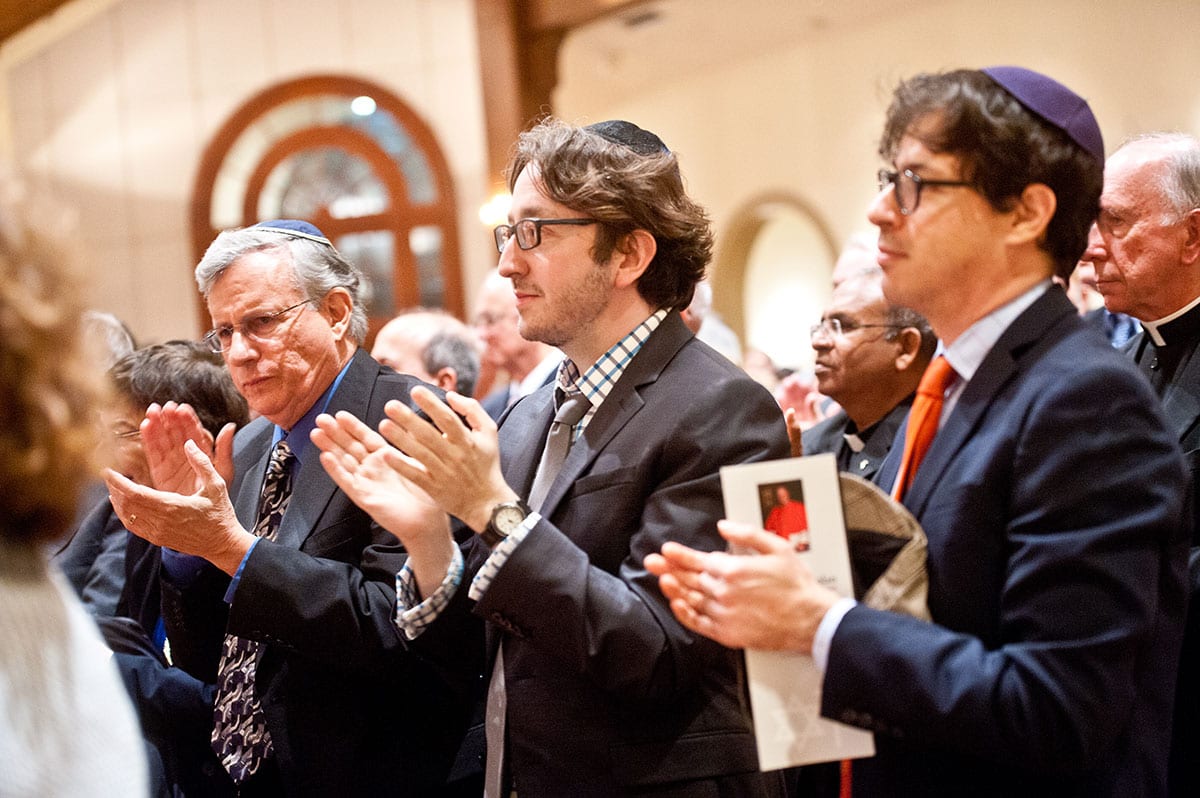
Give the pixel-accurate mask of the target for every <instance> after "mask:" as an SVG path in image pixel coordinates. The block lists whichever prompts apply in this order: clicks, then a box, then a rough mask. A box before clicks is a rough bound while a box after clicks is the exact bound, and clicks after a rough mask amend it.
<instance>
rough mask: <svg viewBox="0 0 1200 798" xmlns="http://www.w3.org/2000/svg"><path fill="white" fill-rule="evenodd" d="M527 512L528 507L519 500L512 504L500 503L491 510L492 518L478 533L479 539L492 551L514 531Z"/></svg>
mask: <svg viewBox="0 0 1200 798" xmlns="http://www.w3.org/2000/svg"><path fill="white" fill-rule="evenodd" d="M529 512H530V510H529V505H527V504H526V503H525V502H523V501H521V500H520V499H518V500H517V501H512V502H500V503H499V504H497V505H496V506H495V507H493V508H492V518H491V520H490V521H488V525H487V526H486V527H484V529H483V531H482V532H480V533H479V537H480V538H482V539H483V542H484V543H485V544H487V547H488V548H489V549H494V548H496V545H497V544H498V543H499V542H500V541H502V540H504V539H505V538H506V537H508V536H509V535H511V534H512V533H513V532H514V531H516V529H517V527H519V526H520V525H521V522H522V521H524V520H525V517H526V516H528V515H529Z"/></svg>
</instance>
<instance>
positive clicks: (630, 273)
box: [612, 228, 658, 288]
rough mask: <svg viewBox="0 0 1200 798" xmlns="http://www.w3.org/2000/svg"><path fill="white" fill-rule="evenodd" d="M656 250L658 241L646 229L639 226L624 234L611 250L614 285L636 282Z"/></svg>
mask: <svg viewBox="0 0 1200 798" xmlns="http://www.w3.org/2000/svg"><path fill="white" fill-rule="evenodd" d="M657 252H658V242H657V241H655V240H654V236H652V235H650V232H649V231H648V230H642V229H640V228H639V229H637V230H634V231H633V232H632V233H628V234H626V235H625V236H624V237H623V238H622V239H621V240H620V241H618V242H617V246H616V249H614V250H613V255H612V262H613V263H615V264H616V265H617V272H616V275H615V277H614V280H615V282H614V285H615V286H616V287H617V288H628V287H629V286H631V285H634V284H635V283H637V281H638V280H639V279H640V278H641V276H642V274H643V273H644V272H645V271H646V268H647V267H648V266H649V265H650V261H652V260H654V255H655V254H656V253H657Z"/></svg>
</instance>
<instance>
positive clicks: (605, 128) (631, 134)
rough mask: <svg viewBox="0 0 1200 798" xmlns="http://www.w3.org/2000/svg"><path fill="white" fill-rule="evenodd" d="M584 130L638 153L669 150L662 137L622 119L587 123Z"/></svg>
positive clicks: (644, 153) (657, 152)
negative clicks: (592, 123)
mask: <svg viewBox="0 0 1200 798" xmlns="http://www.w3.org/2000/svg"><path fill="white" fill-rule="evenodd" d="M584 130H586V131H588V132H589V133H595V134H596V135H597V136H600V137H601V138H604V139H607V140H608V141H611V142H612V143H613V144H620V145H621V146H622V147H628V148H629V149H631V150H633V151H634V152H636V153H637V154H638V155H666V154H667V153H669V152H670V150H668V149H667V145H666V144H663V141H662V139H660V138H659V137H658V136H656V135H654V134H653V133H651V132H650V131H649V130H642V129H641V128H640V127H638V126H637V125H635V124H633V123H632V122H626V121H624V120H622V119H610V120H608V121H607V122H597V123H596V124H594V125H588V126H587V127H585V128H584Z"/></svg>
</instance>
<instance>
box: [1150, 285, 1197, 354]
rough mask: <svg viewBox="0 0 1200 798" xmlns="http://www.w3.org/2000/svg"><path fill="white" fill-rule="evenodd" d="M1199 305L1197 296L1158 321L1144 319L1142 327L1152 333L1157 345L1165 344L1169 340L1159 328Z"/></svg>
mask: <svg viewBox="0 0 1200 798" xmlns="http://www.w3.org/2000/svg"><path fill="white" fill-rule="evenodd" d="M1197 305H1200V296H1198V297H1196V298H1195V299H1193V300H1192V301H1191V302H1189V303H1187V304H1186V305H1184V306H1183V307H1181V308H1180V309H1179V310H1177V311H1175V312H1174V313H1172V314H1171V315H1170V316H1163V317H1162V318H1161V319H1158V320H1157V321H1143V322H1142V329H1144V330H1145V331H1146V332H1147V333H1148V334H1149V335H1150V340H1151V341H1153V342H1154V345H1155V346H1164V345H1165V344H1166V343H1167V342H1166V339H1164V338H1163V337H1162V333H1160V332H1159V331H1158V328H1159V327H1161V326H1163V325H1164V324H1170V323H1171V322H1173V321H1175V319H1178V318H1179V317H1180V316H1184V315H1186V314H1187V312H1188V311H1189V310H1191V309H1192V308H1194V307H1196V306H1197Z"/></svg>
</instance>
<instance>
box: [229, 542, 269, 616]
mask: <svg viewBox="0 0 1200 798" xmlns="http://www.w3.org/2000/svg"><path fill="white" fill-rule="evenodd" d="M260 540H262V538H255V539H254V540H252V541H250V548H248V549H246V556H245V557H243V558H242V561H241V562H240V563H238V567H237V570H236V571H234V572H233V579H232V580H230V582H229V587H228V588H227V589H226V590H225V603H226V604H232V603H233V594H234V593H236V592H237V588H238V585H239V584H241V581H242V571H243V569H245V567H246V561H247V560H249V559H250V554H251V553H252V552H253V551H254V547H255V546H257V545H258V542H259V541H260Z"/></svg>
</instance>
